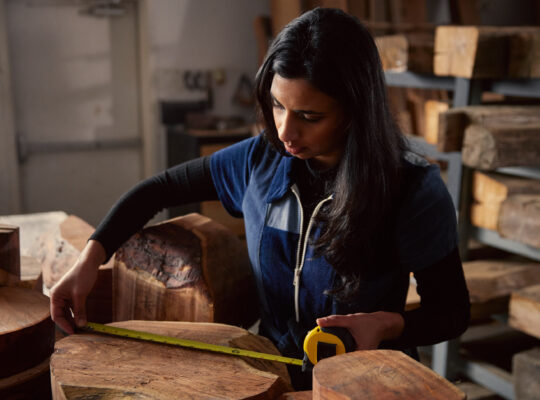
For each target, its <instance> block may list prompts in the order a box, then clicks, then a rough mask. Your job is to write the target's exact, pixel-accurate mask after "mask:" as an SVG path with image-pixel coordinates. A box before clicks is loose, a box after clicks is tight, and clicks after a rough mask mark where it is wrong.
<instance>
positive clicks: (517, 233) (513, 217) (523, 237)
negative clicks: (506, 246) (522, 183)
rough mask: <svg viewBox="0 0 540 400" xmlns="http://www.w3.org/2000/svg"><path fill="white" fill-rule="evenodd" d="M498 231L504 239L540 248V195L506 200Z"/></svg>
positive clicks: (502, 207) (517, 196)
mask: <svg viewBox="0 0 540 400" xmlns="http://www.w3.org/2000/svg"><path fill="white" fill-rule="evenodd" d="M498 231H499V233H500V234H501V236H502V237H505V238H507V239H510V240H514V241H516V242H520V243H525V244H527V245H529V246H533V247H537V248H540V194H536V195H525V194H524V195H515V196H511V197H509V198H508V199H507V200H505V201H504V202H503V203H502V205H501V212H500V214H499V224H498Z"/></svg>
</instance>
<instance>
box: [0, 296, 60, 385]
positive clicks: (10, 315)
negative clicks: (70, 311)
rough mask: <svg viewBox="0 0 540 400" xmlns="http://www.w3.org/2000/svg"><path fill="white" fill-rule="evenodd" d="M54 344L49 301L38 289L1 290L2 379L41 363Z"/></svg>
mask: <svg viewBox="0 0 540 400" xmlns="http://www.w3.org/2000/svg"><path fill="white" fill-rule="evenodd" d="M53 345H54V324H53V322H52V320H51V319H50V312H49V299H48V298H47V297H46V296H44V295H43V294H41V293H38V292H37V291H35V290H30V289H23V288H15V287H0V360H2V362H1V363H0V378H4V377H7V376H11V375H14V374H17V373H19V372H21V371H24V370H25V369H28V368H31V367H33V366H35V365H36V364H38V363H40V362H41V361H43V360H44V359H45V358H47V357H48V356H49V355H50V354H51V352H52V349H53Z"/></svg>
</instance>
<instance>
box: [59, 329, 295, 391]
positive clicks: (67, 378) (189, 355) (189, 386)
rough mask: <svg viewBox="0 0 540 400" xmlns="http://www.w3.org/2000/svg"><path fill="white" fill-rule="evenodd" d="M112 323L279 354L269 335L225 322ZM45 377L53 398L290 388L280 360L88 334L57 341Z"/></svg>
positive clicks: (283, 365)
mask: <svg viewBox="0 0 540 400" xmlns="http://www.w3.org/2000/svg"><path fill="white" fill-rule="evenodd" d="M112 325H114V326H119V327H124V328H128V329H135V330H141V331H145V332H152V333H157V334H161V335H166V336H175V337H178V338H182V339H191V340H197V341H202V342H206V343H213V344H218V345H225V346H232V347H240V348H244V349H249V350H255V351H260V352H264V353H272V354H278V352H277V349H276V348H275V347H274V346H273V345H272V343H271V342H270V341H269V340H268V339H266V338H263V337H261V336H257V335H253V334H250V333H249V332H247V331H246V330H244V329H241V328H238V327H234V326H229V325H222V324H209V323H189V322H163V321H124V322H117V323H114V324H112ZM141 355H144V357H141ZM51 382H52V390H53V398H54V399H64V398H82V397H84V396H87V397H88V398H105V397H107V396H108V397H107V398H120V397H122V398H124V397H133V398H135V397H136V398H140V399H150V398H160V399H163V400H167V399H179V398H189V399H209V398H219V399H240V398H244V399H247V398H257V399H275V398H276V397H278V396H279V395H280V394H282V393H285V392H289V391H292V387H291V385H290V380H289V377H288V373H287V369H286V367H285V364H282V363H276V362H270V361H264V360H256V359H247V358H242V357H235V356H230V355H226V354H219V353H213V352H205V351H199V350H192V349H186V348H181V347H175V346H166V345H162V344H156V343H150V342H144V341H136V340H130V339H124V338H120V337H112V336H106V335H96V334H86V333H84V334H77V335H71V336H68V337H66V338H64V339H62V340H60V341H58V342H57V344H56V351H55V353H54V354H53V356H52V357H51ZM77 396H78V397H77ZM87 397H84V398H87Z"/></svg>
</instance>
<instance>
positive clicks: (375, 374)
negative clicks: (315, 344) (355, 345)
mask: <svg viewBox="0 0 540 400" xmlns="http://www.w3.org/2000/svg"><path fill="white" fill-rule="evenodd" d="M465 397H466V396H465V394H464V393H463V392H462V391H461V390H459V389H458V388H457V387H455V386H454V385H452V384H451V383H450V382H448V381H447V380H445V379H444V378H442V377H441V376H439V375H437V374H436V373H435V372H433V371H432V370H431V369H429V368H428V367H426V366H424V365H422V364H420V363H419V362H417V361H415V360H413V359H412V358H410V357H409V356H407V355H405V354H404V353H402V352H400V351H394V350H369V351H357V352H353V353H347V354H342V355H340V356H336V357H330V358H326V359H324V360H322V361H321V362H319V363H318V364H317V365H316V366H315V368H314V369H313V398H314V399H321V400H334V399H336V400H337V399H339V400H346V399H370V400H371V399H373V400H377V399H385V400H392V399H400V400H403V399H411V400H412V399H414V400H418V399H441V400H443V399H444V400H452V399H465Z"/></svg>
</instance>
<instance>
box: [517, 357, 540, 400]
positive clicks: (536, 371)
mask: <svg viewBox="0 0 540 400" xmlns="http://www.w3.org/2000/svg"><path fill="white" fill-rule="evenodd" d="M539 376H540V347H535V348H533V349H530V350H527V351H523V352H521V353H517V354H515V355H514V357H513V358H512V378H513V381H514V393H515V396H516V397H515V398H516V399H518V400H535V399H536V400H537V399H538V393H540V383H539V382H538V377H539Z"/></svg>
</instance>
